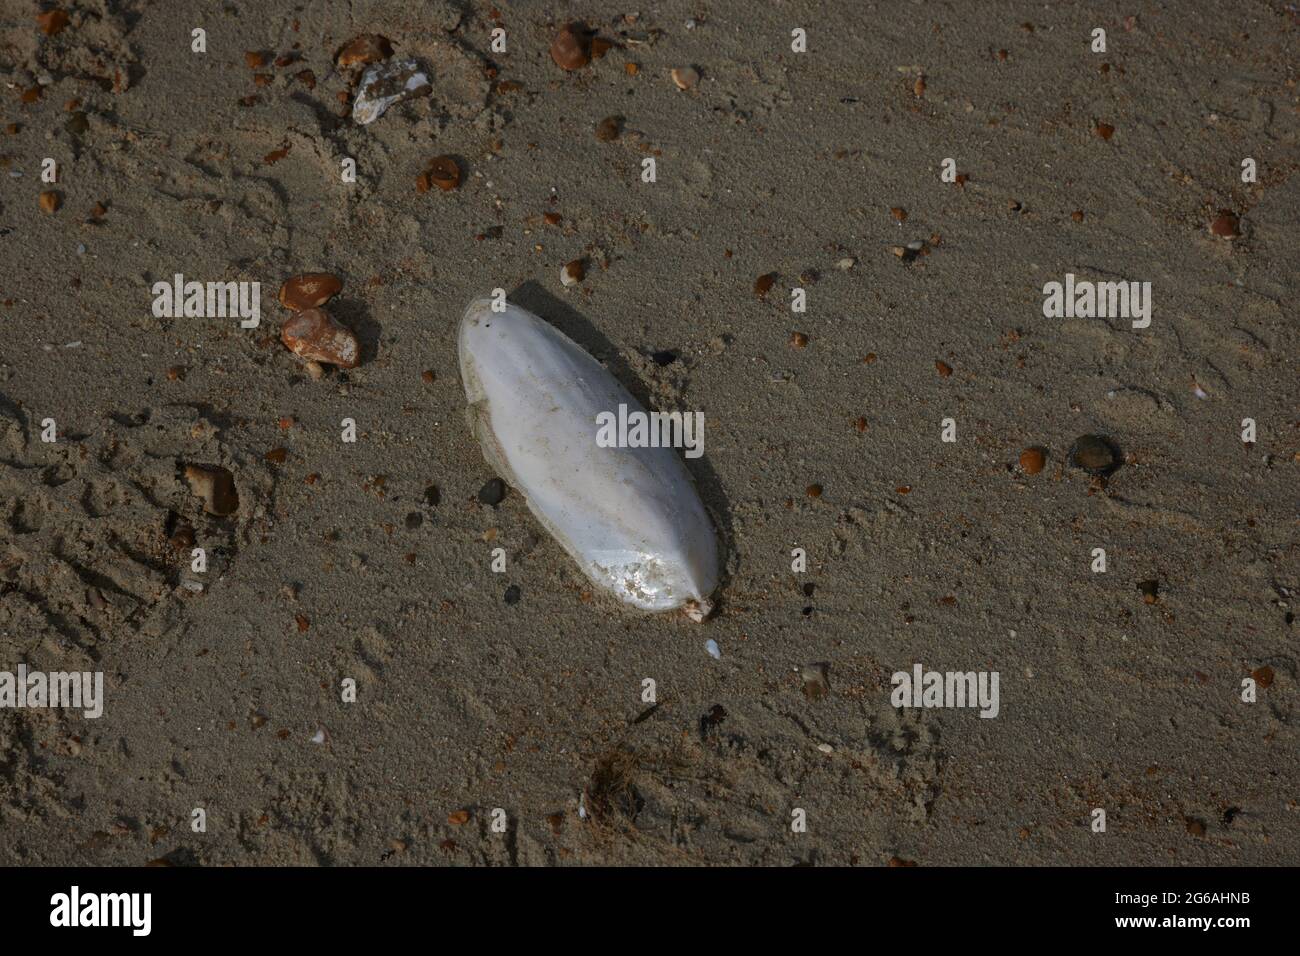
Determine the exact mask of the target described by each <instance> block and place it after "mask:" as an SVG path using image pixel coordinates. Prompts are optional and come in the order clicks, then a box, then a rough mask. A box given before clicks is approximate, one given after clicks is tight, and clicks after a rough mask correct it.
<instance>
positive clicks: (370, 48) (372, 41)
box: [335, 33, 393, 66]
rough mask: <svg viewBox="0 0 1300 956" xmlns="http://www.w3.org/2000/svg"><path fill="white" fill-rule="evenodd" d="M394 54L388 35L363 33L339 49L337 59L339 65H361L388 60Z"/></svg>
mask: <svg viewBox="0 0 1300 956" xmlns="http://www.w3.org/2000/svg"><path fill="white" fill-rule="evenodd" d="M392 55H393V45H392V44H391V43H389V42H388V38H387V37H382V36H380V35H379V34H377V33H363V34H362V35H361V36H359V37H354V38H353V39H351V40H349V41H348V42H347V43H346V44H345V45H344V47H343V49H341V50H339V55H338V59H337V60H336V61H335V62H336V63H338V65H339V66H360V65H361V64H364V63H378V62H379V61H380V60H387V59H388V58H389V57H390V56H392Z"/></svg>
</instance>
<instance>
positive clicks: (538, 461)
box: [459, 298, 718, 620]
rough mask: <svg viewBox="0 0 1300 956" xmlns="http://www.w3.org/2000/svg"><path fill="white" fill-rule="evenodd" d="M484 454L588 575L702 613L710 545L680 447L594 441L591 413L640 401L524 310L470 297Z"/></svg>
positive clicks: (465, 356) (467, 371)
mask: <svg viewBox="0 0 1300 956" xmlns="http://www.w3.org/2000/svg"><path fill="white" fill-rule="evenodd" d="M459 350H460V374H461V379H462V381H463V382H464V384H465V398H466V400H467V401H468V403H469V408H468V410H467V416H468V418H469V423H470V427H471V429H472V430H473V432H474V434H475V436H476V437H477V438H478V440H479V444H480V445H481V446H482V448H483V457H484V458H486V459H487V461H488V464H490V465H491V466H492V467H493V468H495V469H496V471H497V473H498V474H499V475H500V476H501V477H502V478H504V479H505V480H506V481H507V482H509V484H510V485H511V486H512V487H513V488H515V489H516V490H517V491H519V493H520V494H522V495H523V496H524V498H525V499H526V500H527V502H528V507H529V509H530V510H531V511H532V512H533V514H534V515H535V516H536V517H537V520H538V521H540V522H541V523H542V525H543V526H544V527H545V528H546V530H547V531H549V532H550V533H551V534H552V535H553V536H554V537H555V539H556V540H557V541H558V542H559V543H560V544H561V545H562V546H563V548H564V550H565V551H567V552H568V553H569V555H570V556H571V557H572V558H573V559H574V560H575V561H576V562H577V563H578V566H579V567H581V568H582V570H583V572H584V573H585V574H586V575H587V577H589V578H590V579H591V580H592V582H593V583H594V584H596V585H598V586H599V587H601V588H604V589H605V590H608V591H611V592H613V594H614V595H616V596H617V597H618V598H619V599H620V600H622V601H625V602H626V603H628V604H632V605H635V606H636V607H638V608H641V609H643V610H647V611H667V610H671V609H673V608H682V607H684V608H686V610H687V613H688V614H690V616H691V617H692V618H694V619H695V620H703V619H704V618H705V617H706V616H708V613H709V611H710V610H711V609H712V605H711V603H710V602H709V596H710V595H711V594H712V592H713V590H714V589H715V588H716V587H717V584H718V545H717V539H716V536H715V533H714V530H713V523H712V522H711V521H710V520H709V516H708V514H707V513H706V512H705V510H704V505H703V503H702V502H701V501H700V497H699V494H698V493H697V492H696V490H695V485H694V484H693V483H692V481H691V477H690V473H689V472H688V471H687V470H686V465H685V463H684V462H683V461H682V457H681V452H680V451H678V450H676V449H672V448H662V447H660V448H649V447H644V448H622V447H601V446H600V445H598V444H597V443H596V434H597V431H598V425H597V416H598V415H599V414H600V413H602V412H613V413H615V414H617V413H618V408H619V405H620V404H622V405H626V406H627V410H628V413H629V414H630V413H632V412H641V413H644V412H645V410H644V408H642V406H641V404H640V403H639V402H638V401H637V400H636V399H635V398H633V397H632V396H631V394H629V393H628V391H627V389H625V388H624V387H623V386H622V385H621V384H619V382H618V381H617V380H616V379H615V378H614V376H612V375H611V374H610V373H609V372H608V371H606V370H605V368H604V367H603V366H602V365H601V364H600V363H599V362H597V361H596V360H595V359H594V358H592V357H591V356H590V355H588V354H587V353H586V352H585V351H583V350H582V348H581V347H580V346H578V345H577V344H576V343H575V342H573V341H572V340H571V339H569V338H568V337H567V336H566V335H564V334H563V333H562V332H560V331H559V330H558V329H556V328H554V327H553V326H551V325H549V324H548V323H546V322H544V321H542V320H541V319H540V318H538V317H537V316H535V315H533V314H532V313H531V312H529V311H527V310H526V309H522V308H520V307H519V306H517V305H512V304H509V303H507V304H506V307H505V311H504V312H494V311H492V300H490V299H486V298H483V299H475V300H474V301H473V302H471V303H470V305H469V308H467V309H466V310H465V315H464V317H463V318H462V319H461V323H460V335H459Z"/></svg>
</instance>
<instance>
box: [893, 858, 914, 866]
mask: <svg viewBox="0 0 1300 956" xmlns="http://www.w3.org/2000/svg"><path fill="white" fill-rule="evenodd" d="M889 865H890V866H916V861H915V860H904V859H903V858H902V857H901V856H891V857H890V858H889Z"/></svg>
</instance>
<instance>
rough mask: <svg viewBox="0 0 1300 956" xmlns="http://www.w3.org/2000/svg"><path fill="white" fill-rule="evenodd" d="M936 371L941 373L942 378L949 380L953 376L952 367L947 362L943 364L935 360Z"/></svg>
mask: <svg viewBox="0 0 1300 956" xmlns="http://www.w3.org/2000/svg"><path fill="white" fill-rule="evenodd" d="M934 370H935V371H936V372H938V373H939V377H940V378H947V377H948V376H949V375H951V374H952V366H951V365H949V364H948V363H947V362H941V361H939V360H938V359H935V362H934Z"/></svg>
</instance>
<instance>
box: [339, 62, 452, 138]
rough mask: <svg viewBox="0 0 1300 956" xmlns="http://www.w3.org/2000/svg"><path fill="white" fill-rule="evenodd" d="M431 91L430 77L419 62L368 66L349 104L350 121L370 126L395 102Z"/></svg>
mask: <svg viewBox="0 0 1300 956" xmlns="http://www.w3.org/2000/svg"><path fill="white" fill-rule="evenodd" d="M431 90H432V86H431V85H430V84H429V77H428V74H426V73H425V72H424V70H423V68H422V67H421V66H420V63H419V61H418V60H393V61H391V62H388V63H377V64H375V65H374V66H371V67H367V69H366V72H365V73H363V74H362V75H361V85H360V86H359V87H358V90H357V98H356V101H355V102H354V103H353V104H352V118H353V119H354V120H356V121H357V122H358V123H360V124H361V125H362V126H365V125H366V124H367V123H373V122H374V121H375V120H377V119H379V117H381V116H383V115H384V112H385V111H386V110H387V109H388V108H389V107H390V106H392V105H393V104H394V103H400V102H402V101H403V100H409V99H411V98H413V97H416V96H427V95H428V94H429V92H430V91H431Z"/></svg>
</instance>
